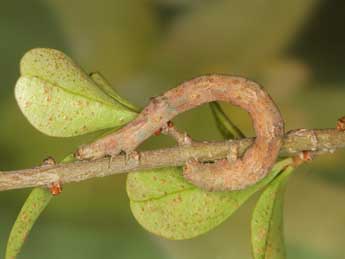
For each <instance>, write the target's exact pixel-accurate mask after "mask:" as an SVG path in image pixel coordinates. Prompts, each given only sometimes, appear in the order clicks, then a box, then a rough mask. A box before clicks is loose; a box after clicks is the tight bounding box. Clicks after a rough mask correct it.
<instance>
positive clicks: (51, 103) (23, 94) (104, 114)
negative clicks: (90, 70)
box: [15, 49, 136, 137]
mask: <svg viewBox="0 0 345 259" xmlns="http://www.w3.org/2000/svg"><path fill="white" fill-rule="evenodd" d="M20 70H21V77H20V78H19V80H18V81H17V84H16V87H15V96H16V100H17V102H18V105H19V107H20V109H21V111H22V112H23V113H24V115H25V117H26V118H27V119H28V120H29V121H30V123H31V124H32V125H33V126H34V127H35V128H36V129H38V130H39V131H41V132H43V133H45V134H47V135H50V136H56V137H70V136H76V135H81V134H85V133H89V132H93V131H97V130H101V129H107V128H113V127H119V126H122V125H124V124H126V123H127V122H129V121H131V120H132V119H133V118H135V117H136V112H134V111H132V110H130V109H128V108H127V107H126V106H124V105H122V104H120V103H119V102H118V101H116V100H114V99H113V98H112V97H111V96H109V95H107V94H106V93H105V92H103V90H102V89H100V88H99V87H98V85H97V84H96V83H95V82H94V81H93V80H92V79H91V78H90V77H89V76H88V75H87V74H86V73H85V72H84V71H83V70H82V69H81V68H79V67H78V66H77V65H76V64H75V63H74V62H73V61H72V60H71V59H70V58H69V57H67V56H66V55H65V54H63V53H62V52H60V51H57V50H54V49H33V50H30V51H29V52H27V53H26V54H25V55H24V57H23V58H22V60H21V65H20Z"/></svg>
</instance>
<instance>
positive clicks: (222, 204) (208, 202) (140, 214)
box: [127, 159, 292, 240]
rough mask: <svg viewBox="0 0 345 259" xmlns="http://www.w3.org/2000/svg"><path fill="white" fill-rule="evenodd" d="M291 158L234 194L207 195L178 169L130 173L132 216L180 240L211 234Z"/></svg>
mask: <svg viewBox="0 0 345 259" xmlns="http://www.w3.org/2000/svg"><path fill="white" fill-rule="evenodd" d="M291 162H292V160H291V159H285V160H282V161H280V162H278V163H276V165H275V166H274V167H273V168H272V170H271V172H270V173H269V174H268V175H267V177H265V178H264V179H263V180H262V181H260V182H259V183H257V184H255V185H253V186H251V187H248V188H246V189H244V190H240V191H233V192H206V191H203V190H201V189H198V188H197V187H195V186H193V185H192V184H190V183H188V182H187V181H186V180H185V179H184V178H183V175H182V169H181V168H177V167H172V168H163V169H156V170H153V171H141V172H134V173H130V174H128V177H127V193H128V196H129V199H130V206H131V210H132V213H133V215H134V217H135V218H136V220H137V221H138V222H139V223H140V224H141V225H142V226H143V227H144V228H145V229H146V230H148V231H150V232H152V233H154V234H157V235H159V236H162V237H165V238H168V239H174V240H180V239H189V238H193V237H196V236H198V235H201V234H203V233H206V232H208V231H209V230H211V229H213V228H214V227H216V226H218V225H219V224H220V223H222V222H223V221H224V220H226V219H227V218H228V217H229V216H230V215H231V214H232V213H233V212H235V211H236V209H238V208H239V207H240V206H241V205H242V204H243V203H244V202H245V201H246V200H247V199H248V198H249V197H250V196H252V195H253V194H254V193H255V192H257V191H258V190H260V189H261V188H263V187H264V186H265V185H267V184H268V183H269V182H270V181H271V180H272V179H273V178H274V177H275V176H276V175H277V174H278V173H279V172H280V171H281V170H282V169H283V168H285V167H286V166H288V165H289V164H291Z"/></svg>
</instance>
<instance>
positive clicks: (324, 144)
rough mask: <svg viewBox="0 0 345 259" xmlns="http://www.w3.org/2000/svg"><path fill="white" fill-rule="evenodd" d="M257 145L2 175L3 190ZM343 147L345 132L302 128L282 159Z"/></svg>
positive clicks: (207, 146)
mask: <svg viewBox="0 0 345 259" xmlns="http://www.w3.org/2000/svg"><path fill="white" fill-rule="evenodd" d="M253 142H254V139H253V138H247V139H241V140H232V141H224V142H202V143H200V142H193V144H192V145H184V146H177V147H173V148H165V149H160V150H154V151H145V152H140V154H139V157H140V159H139V160H138V161H137V163H128V162H126V156H125V155H118V156H115V157H112V159H111V161H110V162H109V158H102V159H99V160H94V161H76V162H73V163H68V164H57V165H52V166H41V167H36V168H32V169H23V170H16V171H7V172H0V191H5V190H11V189H22V188H28V187H36V186H47V187H49V185H50V184H51V183H53V182H61V183H62V184H66V183H71V182H80V181H85V180H88V179H92V178H96V177H104V176H109V175H113V174H120V173H127V172H133V171H140V170H147V169H155V168H162V167H169V166H183V165H184V164H185V163H186V161H187V160H188V159H189V158H190V157H194V158H196V159H198V160H200V161H210V160H216V159H223V158H226V157H227V155H228V154H229V153H230V154H231V152H232V151H231V150H238V152H239V154H243V152H244V151H245V150H246V149H247V148H248V147H249V146H250V145H251V144H252V143H253ZM234 146H235V148H234ZM236 146H237V147H236ZM340 148H345V131H339V130H336V129H321V130H306V129H299V130H293V131H290V132H288V133H287V134H286V135H285V136H284V139H283V145H282V148H281V150H280V156H281V157H287V156H295V155H296V154H298V153H300V152H303V151H305V150H309V151H313V154H323V153H333V152H334V151H335V150H336V149H340Z"/></svg>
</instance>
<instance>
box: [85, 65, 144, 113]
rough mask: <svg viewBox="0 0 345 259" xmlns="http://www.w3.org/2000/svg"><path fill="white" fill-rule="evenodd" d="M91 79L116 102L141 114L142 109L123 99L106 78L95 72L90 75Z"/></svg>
mask: <svg viewBox="0 0 345 259" xmlns="http://www.w3.org/2000/svg"><path fill="white" fill-rule="evenodd" d="M90 77H91V79H92V80H93V81H94V82H95V83H96V84H97V85H98V87H99V88H101V89H102V90H103V91H104V92H105V93H106V94H108V95H109V96H110V97H112V98H113V99H114V100H116V101H117V102H118V103H120V104H121V105H123V106H125V107H127V108H128V109H130V110H133V111H134V112H140V109H139V108H137V107H136V106H134V105H133V104H131V103H130V102H129V101H127V100H126V99H124V98H122V97H121V96H120V95H119V94H118V93H117V92H116V90H115V89H114V88H113V87H112V86H111V85H110V84H109V82H108V81H107V80H106V79H105V77H104V76H103V75H102V74H101V73H99V72H94V73H91V74H90Z"/></svg>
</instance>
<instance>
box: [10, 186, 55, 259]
mask: <svg viewBox="0 0 345 259" xmlns="http://www.w3.org/2000/svg"><path fill="white" fill-rule="evenodd" d="M51 198H52V195H51V193H50V191H49V190H48V189H46V188H35V189H34V190H33V191H32V192H31V193H30V195H29V197H28V198H27V200H26V201H25V203H24V205H23V207H22V209H21V211H20V212H19V215H18V217H17V219H16V221H15V223H14V225H13V227H12V230H11V233H10V236H9V239H8V241H7V247H6V256H5V259H14V258H16V257H17V255H18V254H19V252H20V250H21V248H22V246H23V244H24V242H25V240H26V238H27V236H28V234H29V232H30V230H31V228H32V226H33V225H34V223H35V222H36V220H37V218H38V217H39V216H40V215H41V213H42V211H43V210H44V209H45V207H46V206H47V205H48V203H49V202H50V200H51Z"/></svg>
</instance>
